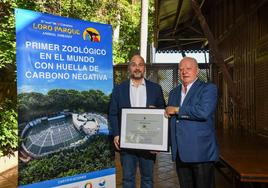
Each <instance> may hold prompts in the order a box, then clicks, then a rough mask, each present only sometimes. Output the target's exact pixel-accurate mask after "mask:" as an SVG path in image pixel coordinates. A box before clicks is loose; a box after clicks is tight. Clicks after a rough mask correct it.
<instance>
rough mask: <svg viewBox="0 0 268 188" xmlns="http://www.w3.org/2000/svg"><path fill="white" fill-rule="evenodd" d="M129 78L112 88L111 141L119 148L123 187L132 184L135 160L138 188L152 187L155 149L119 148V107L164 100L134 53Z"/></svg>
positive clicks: (156, 103)
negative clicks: (112, 138)
mask: <svg viewBox="0 0 268 188" xmlns="http://www.w3.org/2000/svg"><path fill="white" fill-rule="evenodd" d="M128 70H129V76H130V79H129V80H127V81H124V82H122V83H121V84H120V85H118V86H116V87H115V88H114V89H113V92H112V98H111V103H110V109H109V122H110V125H111V127H112V132H113V136H114V145H115V147H116V149H117V150H118V151H119V152H120V160H121V166H122V169H123V188H135V187H136V183H135V181H136V180H135V177H136V170H137V164H139V168H140V174H141V186H140V187H141V188H152V187H153V164H154V160H155V155H156V154H155V153H153V152H150V151H142V150H130V149H120V145H119V139H120V136H119V135H120V129H121V109H122V108H124V107H156V108H164V107H165V102H164V98H163V92H162V88H161V86H160V85H158V84H156V83H153V82H150V81H148V80H146V79H144V73H145V62H144V59H143V58H142V57H141V56H140V55H134V56H133V57H132V58H131V60H130V62H129V67H128Z"/></svg>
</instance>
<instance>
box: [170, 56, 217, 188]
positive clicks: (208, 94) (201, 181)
mask: <svg viewBox="0 0 268 188" xmlns="http://www.w3.org/2000/svg"><path fill="white" fill-rule="evenodd" d="M179 72H180V78H181V80H182V84H181V85H179V86H178V87H176V88H174V89H173V90H172V91H171V92H170V94H169V100H168V107H167V108H166V114H167V115H168V116H169V117H170V128H171V149H172V159H173V160H174V161H176V167H177V173H178V178H179V182H180V188H213V187H215V185H214V184H215V183H214V161H216V160H217V159H218V146H217V142H216V136H215V129H214V112H215V109H216V105H217V88H216V86H215V85H214V84H211V83H205V82H202V81H200V80H199V79H198V73H199V69H198V64H197V61H196V60H195V59H194V58H191V57H184V58H183V59H182V60H181V61H180V64H179Z"/></svg>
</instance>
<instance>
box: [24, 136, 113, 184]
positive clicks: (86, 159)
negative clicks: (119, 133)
mask: <svg viewBox="0 0 268 188" xmlns="http://www.w3.org/2000/svg"><path fill="white" fill-rule="evenodd" d="M107 139H109V138H107V136H106V135H95V136H94V137H93V138H91V139H90V140H89V141H88V143H85V144H84V145H83V146H81V147H80V148H72V149H69V150H65V151H61V152H59V153H56V154H55V153H54V154H53V155H48V156H46V157H43V158H42V159H39V160H32V161H30V162H28V163H20V164H19V165H20V166H19V168H20V176H19V185H25V184H30V183H34V182H39V181H44V180H48V179H54V178H60V177H66V176H72V175H76V174H81V173H87V172H92V171H96V170H103V169H105V168H112V167H113V166H114V163H113V160H114V155H113V153H112V152H111V145H110V144H109V143H111V141H110V140H107Z"/></svg>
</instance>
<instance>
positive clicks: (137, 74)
mask: <svg viewBox="0 0 268 188" xmlns="http://www.w3.org/2000/svg"><path fill="white" fill-rule="evenodd" d="M143 76H144V75H143V73H142V72H140V71H136V72H133V73H131V75H130V78H132V79H134V80H139V79H142V78H143Z"/></svg>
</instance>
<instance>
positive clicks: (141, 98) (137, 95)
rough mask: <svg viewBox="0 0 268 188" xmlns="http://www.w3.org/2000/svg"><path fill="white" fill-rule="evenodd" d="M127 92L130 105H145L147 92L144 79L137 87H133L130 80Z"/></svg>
mask: <svg viewBox="0 0 268 188" xmlns="http://www.w3.org/2000/svg"><path fill="white" fill-rule="evenodd" d="M129 94H130V104H131V107H146V101H147V94H146V85H145V80H144V79H143V80H142V82H141V84H140V85H138V87H135V85H134V83H133V81H132V80H130V87H129Z"/></svg>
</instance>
